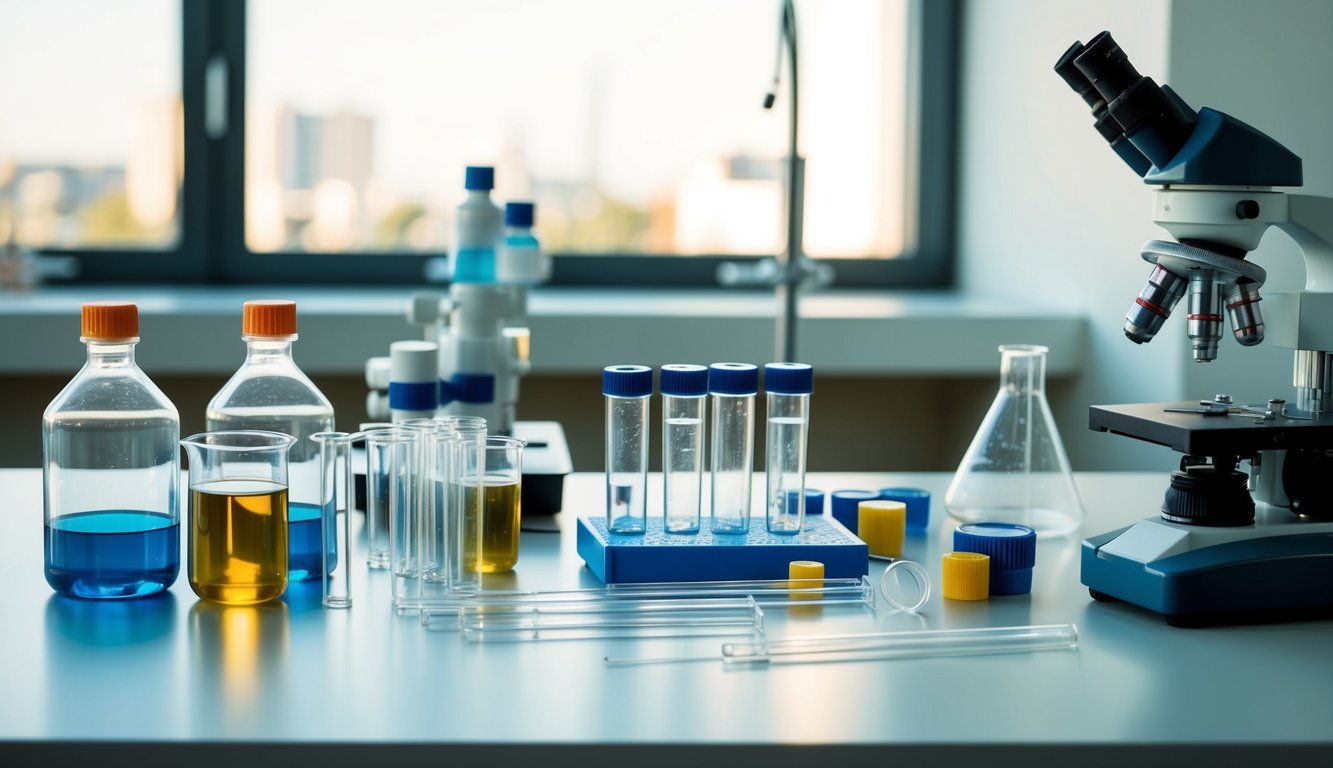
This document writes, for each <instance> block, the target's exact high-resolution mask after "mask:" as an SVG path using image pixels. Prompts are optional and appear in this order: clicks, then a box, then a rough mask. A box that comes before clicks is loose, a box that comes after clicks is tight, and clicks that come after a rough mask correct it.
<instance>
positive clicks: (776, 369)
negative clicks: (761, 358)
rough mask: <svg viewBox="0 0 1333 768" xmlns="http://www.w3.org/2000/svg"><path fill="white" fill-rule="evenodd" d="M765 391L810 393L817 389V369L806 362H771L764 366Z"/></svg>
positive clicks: (790, 393) (785, 393)
mask: <svg viewBox="0 0 1333 768" xmlns="http://www.w3.org/2000/svg"><path fill="white" fill-rule="evenodd" d="M764 391H765V392H772V393H774V394H777V395H808V394H810V393H812V392H814V391H815V369H814V368H812V367H811V366H808V365H806V364H805V363H769V364H768V365H765V366H764Z"/></svg>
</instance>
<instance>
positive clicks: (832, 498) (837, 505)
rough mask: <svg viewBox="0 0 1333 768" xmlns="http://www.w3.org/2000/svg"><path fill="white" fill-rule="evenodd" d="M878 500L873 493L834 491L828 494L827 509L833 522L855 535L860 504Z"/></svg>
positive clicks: (876, 495)
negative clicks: (835, 521)
mask: <svg viewBox="0 0 1333 768" xmlns="http://www.w3.org/2000/svg"><path fill="white" fill-rule="evenodd" d="M878 498H879V494H878V493H876V492H874V491H834V492H833V493H831V494H829V509H830V512H831V513H832V515H833V519H834V520H837V521H838V522H840V523H842V525H843V527H844V528H846V529H847V530H849V531H851V532H852V533H856V529H857V527H858V526H859V523H858V520H859V515H860V513H859V509H860V504H861V502H863V501H873V500H875V499H878Z"/></svg>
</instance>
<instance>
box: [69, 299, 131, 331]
mask: <svg viewBox="0 0 1333 768" xmlns="http://www.w3.org/2000/svg"><path fill="white" fill-rule="evenodd" d="M138 335H139V308H138V307H137V306H135V305H134V304H130V303H129V302H125V301H90V302H88V303H87V304H84V305H83V338H85V339H99V340H104V341H116V340H120V339H133V338H136V337H137V336H138Z"/></svg>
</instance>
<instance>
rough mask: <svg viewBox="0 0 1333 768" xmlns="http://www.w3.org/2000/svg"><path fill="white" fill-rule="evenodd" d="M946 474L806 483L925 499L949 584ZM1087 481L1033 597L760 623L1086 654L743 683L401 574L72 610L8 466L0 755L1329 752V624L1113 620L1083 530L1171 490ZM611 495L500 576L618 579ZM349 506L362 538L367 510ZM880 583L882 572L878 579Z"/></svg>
mask: <svg viewBox="0 0 1333 768" xmlns="http://www.w3.org/2000/svg"><path fill="white" fill-rule="evenodd" d="M654 481H655V482H656V483H657V485H656V486H655V488H656V492H657V493H660V478H656V477H655V478H654ZM948 481H949V475H947V474H943V473H939V474H933V473H932V474H878V475H851V474H827V475H818V474H817V475H812V476H811V485H813V486H817V487H820V488H823V489H824V490H826V491H832V490H838V489H844V488H867V489H874V488H879V487H884V486H890V485H892V486H915V487H921V488H925V489H927V490H930V491H931V492H932V493H933V495H934V503H933V506H932V509H931V521H930V527H929V530H928V531H927V533H926V534H924V535H920V536H916V537H913V536H909V537H908V539H907V543H906V545H905V553H904V554H905V556H906V557H908V558H909V559H913V560H917V561H919V562H921V563H923V564H924V565H925V566H926V567H927V570H928V571H929V572H930V574H931V576H932V579H935V580H937V579H938V574H939V567H938V563H939V558H940V555H941V553H943V552H945V551H948V550H949V549H951V547H950V542H951V534H952V529H953V527H954V525H955V524H956V523H955V521H952V520H950V519H949V518H948V516H947V515H946V514H945V513H944V511H943V508H942V505H941V504H940V501H939V500H940V498H941V497H942V495H943V492H944V489H945V487H946V486H947V484H948ZM1076 481H1077V483H1078V485H1079V489H1080V492H1081V493H1082V495H1083V497H1084V499H1085V500H1086V502H1087V506H1088V519H1087V521H1085V523H1084V528H1083V529H1082V530H1081V531H1080V533H1079V537H1071V538H1063V539H1043V540H1042V541H1041V542H1040V543H1039V545H1038V555H1037V565H1036V569H1035V571H1034V586H1033V590H1032V593H1031V594H1030V595H1020V596H1012V597H1005V598H995V599H992V600H989V601H982V602H977V603H962V602H954V601H944V600H942V599H941V598H940V596H939V589H938V583H936V584H935V585H934V586H935V589H934V590H933V591H934V593H935V594H934V595H933V596H932V597H931V599H930V601H929V602H928V603H927V604H926V606H925V607H924V608H923V609H922V610H921V611H920V613H917V614H907V613H902V612H892V611H889V610H888V609H887V607H886V606H885V604H884V603H883V601H882V599H881V600H880V602H879V605H878V608H877V609H876V610H875V611H870V610H869V609H866V608H865V607H846V606H822V607H811V606H806V607H804V608H803V609H802V610H799V611H790V612H789V611H780V610H771V611H767V612H766V616H765V625H766V631H767V633H768V636H769V637H772V638H781V637H788V636H794V635H802V634H825V633H842V632H867V631H877V630H916V629H949V628H964V627H990V626H1008V625H1020V624H1060V623H1066V622H1072V623H1074V624H1076V625H1077V626H1078V628H1079V641H1080V642H1079V647H1078V649H1077V650H1075V651H1057V652H1042V653H1030V654H1011V655H997V656H975V657H955V658H929V659H911V660H897V661H874V662H846V663H828V664H797V665H783V666H772V667H762V666H760V667H757V668H747V669H730V668H726V667H724V665H723V664H722V663H721V661H720V660H719V659H717V658H716V657H717V656H718V653H719V650H720V645H721V639H720V638H715V637H714V638H690V639H662V638H659V639H652V640H624V639H620V640H567V641H549V642H510V643H490V642H488V643H476V642H468V641H467V640H465V639H464V638H463V637H462V636H461V635H460V634H459V633H457V632H435V631H426V630H425V629H424V628H423V627H422V626H421V623H420V620H419V618H418V617H416V616H397V615H395V614H394V613H393V611H392V610H391V608H390V589H389V584H388V581H387V577H388V574H387V573H386V572H383V571H369V570H368V569H366V568H364V565H363V564H364V556H361V557H359V558H358V559H356V560H355V561H354V564H356V565H357V566H358V567H357V576H356V578H355V581H354V583H353V590H354V591H353V599H354V604H353V606H352V607H351V608H350V609H348V610H329V609H325V608H323V607H322V606H321V605H320V585H319V583H318V582H314V583H305V584H293V585H291V586H290V587H289V589H288V591H287V592H286V593H285V595H284V596H283V597H282V599H281V600H279V601H276V602H273V603H269V604H266V605H260V606H247V607H240V606H223V605H219V604H215V603H209V602H205V601H201V600H198V599H197V598H196V597H195V596H194V595H193V593H191V592H190V588H189V585H188V584H187V583H186V580H185V579H184V578H180V579H178V580H177V582H176V584H175V585H174V586H173V587H172V589H171V590H169V591H167V592H166V593H163V594H162V595H158V596H154V597H151V598H145V599H140V600H129V601H112V602H92V601H81V600H75V599H70V598H65V597H60V596H57V595H55V594H53V593H52V592H51V590H50V589H49V587H47V585H46V584H45V582H44V580H43V577H42V561H41V541H42V539H41V526H40V524H39V523H38V521H40V519H41V514H40V509H41V473H40V471H38V470H0V497H3V498H5V499H7V500H9V502H10V504H9V513H8V514H6V515H4V516H0V554H2V555H3V557H0V572H2V573H3V576H4V584H5V589H4V590H3V592H0V606H2V609H3V610H2V614H0V615H3V622H4V626H5V631H4V632H2V633H0V678H2V679H3V685H0V755H4V754H6V753H8V754H14V755H19V756H22V755H23V754H26V752H25V750H26V751H27V752H31V753H32V754H34V755H40V756H51V757H58V756H60V752H61V750H62V748H64V749H78V748H80V745H83V747H84V748H86V747H87V745H89V744H97V745H99V749H103V748H104V749H105V750H110V751H108V752H105V754H107V755H110V754H113V753H114V751H115V750H117V749H130V748H131V747H136V746H137V748H139V749H143V748H144V745H145V744H149V745H151V744H161V745H166V746H167V747H172V748H177V749H182V748H188V747H189V746H190V745H192V744H207V745H209V749H210V750H214V751H212V752H209V754H207V755H202V756H201V757H200V759H202V760H204V762H207V760H220V759H221V756H222V755H224V754H225V747H227V746H228V745H231V746H242V745H265V744H267V745H270V746H271V745H274V744H285V745H288V746H291V747H293V748H295V747H297V746H301V745H304V746H306V747H310V748H315V747H318V746H319V745H330V744H332V745H341V746H356V745H361V746H367V745H374V746H377V747H387V746H394V745H397V746H402V747H405V748H406V747H411V748H413V749H418V750H420V749H430V748H434V747H440V748H454V747H458V745H465V746H466V745H471V746H473V747H476V746H478V745H488V748H489V750H490V751H488V752H487V753H486V754H487V755H489V757H490V760H491V761H492V762H495V761H498V762H495V764H501V763H504V762H507V760H506V758H515V757H516V756H518V754H519V753H521V752H523V750H524V749H527V750H528V751H527V752H526V753H525V754H526V756H527V757H529V758H538V757H540V756H541V755H543V754H545V753H544V752H541V751H536V752H534V751H532V749H531V748H533V747H534V746H543V745H544V746H546V747H550V748H552V749H570V750H573V751H576V752H582V753H584V754H585V755H594V754H595V753H596V751H597V750H598V749H609V748H614V747H624V746H629V745H643V744H653V745H666V746H668V747H675V748H697V749H704V750H706V749H708V748H712V747H716V746H719V745H747V746H749V747H756V748H762V747H763V746H764V745H770V746H776V745H807V746H816V745H817V746H820V747H834V748H836V747H839V746H842V747H849V746H850V747H862V748H875V749H884V750H890V751H891V750H893V749H895V748H907V747H913V746H922V745H954V746H958V747H969V746H975V747H977V748H978V749H984V748H986V747H987V746H989V745H994V744H1008V745H1014V746H1022V745H1028V746H1032V745H1050V744H1055V745H1061V746H1063V747H1068V748H1071V749H1078V748H1087V749H1089V750H1096V749H1099V748H1101V747H1102V746H1103V745H1105V744H1107V743H1109V742H1115V743H1120V744H1126V745H1135V744H1137V745H1144V746H1153V745H1159V746H1160V745H1165V744H1186V745H1193V746H1196V747H1203V746H1206V745H1209V744H1213V745H1221V746H1227V745H1231V746H1236V745H1261V746H1264V747H1265V748H1268V747H1272V746H1281V745H1285V746H1288V747H1291V746H1292V745H1301V746H1302V748H1305V749H1311V748H1313V749H1317V750H1319V751H1320V754H1321V755H1326V753H1327V752H1329V751H1330V750H1333V664H1330V662H1329V658H1330V656H1329V647H1330V645H1329V642H1330V639H1333V632H1331V631H1330V627H1331V626H1333V625H1331V624H1330V623H1329V622H1307V623H1299V624H1286V625H1268V626H1245V627H1227V628H1216V629H1204V630H1182V629H1174V628H1171V627H1168V626H1166V625H1165V624H1164V623H1163V622H1162V620H1161V619H1160V618H1159V617H1156V616H1154V615H1150V614H1147V613H1145V612H1141V611H1138V610H1136V609H1133V608H1130V607H1127V606H1123V605H1103V604H1094V603H1093V602H1092V601H1091V600H1090V599H1089V598H1088V596H1087V591H1086V590H1085V589H1083V588H1082V587H1081V586H1080V585H1079V579H1078V545H1079V542H1080V540H1081V536H1083V535H1087V534H1089V533H1092V532H1095V531H1100V530H1106V529H1107V527H1108V526H1109V525H1125V524H1128V523H1130V522H1132V521H1133V520H1136V519H1138V518H1141V517H1145V516H1147V515H1149V514H1151V512H1152V510H1153V509H1155V507H1156V506H1157V505H1158V504H1160V498H1159V496H1160V492H1161V482H1160V477H1159V476H1157V475H1155V474H1112V473H1107V474H1079V475H1077V476H1076ZM602 482H603V479H602V476H601V475H597V474H587V475H585V474H576V475H573V476H571V477H570V478H569V479H568V481H567V486H566V491H565V508H566V511H565V512H564V513H562V514H561V515H559V516H557V517H556V518H555V520H554V521H551V520H534V521H532V522H533V523H542V522H546V523H548V524H549V523H551V522H554V526H552V527H555V528H558V530H557V531H556V532H551V533H539V532H533V531H531V530H525V531H524V533H523V535H522V543H521V547H520V557H519V562H518V565H517V566H516V568H515V570H514V572H513V573H512V574H504V575H501V576H500V577H499V578H497V579H496V580H494V581H489V582H487V586H488V587H490V586H494V587H499V588H506V589H512V588H522V589H556V588H575V587H594V586H599V583H598V582H597V580H596V577H594V576H593V575H592V574H591V572H589V571H588V569H587V568H585V567H583V565H582V563H581V561H580V560H579V559H578V556H577V554H576V552H575V549H574V547H575V542H574V519H573V517H574V515H575V514H576V513H582V514H595V513H597V512H599V511H600V510H601V509H602V504H603V499H602V493H603V487H602ZM652 492H654V488H653V487H650V493H652ZM650 498H651V497H650ZM659 498H660V497H659ZM354 515H355V517H354V520H353V522H354V529H355V530H357V531H359V529H360V525H361V518H362V517H363V515H361V514H360V513H354ZM359 546H360V547H362V548H363V547H364V540H363V539H362V540H361V541H360V542H359ZM362 554H363V553H362ZM883 567H884V566H883V564H882V563H878V562H872V564H871V569H870V576H871V578H872V579H874V580H876V581H877V580H878V576H879V573H880V572H881V571H882V569H883ZM693 655H698V656H708V657H711V658H710V660H708V661H703V662H697V663H682V664H660V665H641V666H628V667H614V668H610V667H607V666H605V665H604V664H603V658H604V657H608V656H610V657H621V658H625V657H665V656H693ZM1237 702H1248V704H1247V705H1246V706H1236V704H1237ZM1268 704H1271V705H1272V706H1268ZM497 748H500V749H497ZM503 748H510V749H511V750H512V751H511V752H505V751H504V749H503ZM217 749H223V752H217V751H216V750H217ZM353 753H355V754H357V755H360V756H361V757H362V758H364V753H361V752H357V751H356V750H355V749H353V750H352V751H351V752H348V753H347V754H348V755H352V754H353ZM85 754H86V753H85ZM95 754H99V755H100V754H103V753H102V752H98V753H95ZM322 754H323V755H335V756H336V755H338V752H337V750H332V751H326V752H324V753H322ZM377 754H381V753H377ZM417 754H421V753H420V752H418V753H417ZM765 754H766V756H771V755H773V754H775V753H773V752H768V753H765ZM1233 754H1243V750H1242V752H1240V753H1233ZM795 755H804V757H803V758H802V759H808V758H809V755H808V753H807V752H804V751H797V752H796V753H793V757H794V756H795ZM65 756H66V757H68V756H69V755H68V754H67V755H65ZM679 757H680V753H673V752H672V750H671V749H670V748H668V749H665V751H659V750H657V749H654V750H645V751H644V752H643V753H642V754H641V755H640V757H638V758H636V762H638V763H641V764H656V762H654V761H658V762H666V761H668V760H676V759H678V758H679ZM0 762H4V763H8V761H6V760H3V759H0ZM321 762H327V761H324V760H323V759H322V758H321ZM335 762H336V759H335ZM193 764H204V763H200V762H199V761H198V760H196V761H194V763H193Z"/></svg>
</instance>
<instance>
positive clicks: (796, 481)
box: [764, 363, 815, 535]
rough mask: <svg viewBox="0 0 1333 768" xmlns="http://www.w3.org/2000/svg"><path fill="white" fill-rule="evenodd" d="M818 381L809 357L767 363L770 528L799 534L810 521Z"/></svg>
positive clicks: (767, 519)
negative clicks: (808, 483)
mask: <svg viewBox="0 0 1333 768" xmlns="http://www.w3.org/2000/svg"><path fill="white" fill-rule="evenodd" d="M814 385H815V373H814V369H813V368H811V367H810V366H808V365H805V364H804V363H769V364H768V365H766V366H764V391H765V392H766V393H767V397H768V423H767V435H768V440H767V442H766V445H765V449H764V465H765V474H764V482H765V485H766V489H767V490H766V493H765V504H764V507H765V515H766V517H765V524H766V526H767V528H768V532H769V533H776V534H781V535H795V534H798V533H800V532H801V528H802V527H803V526H804V525H805V458H806V444H807V440H808V436H809V432H810V393H811V392H813V391H814Z"/></svg>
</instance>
